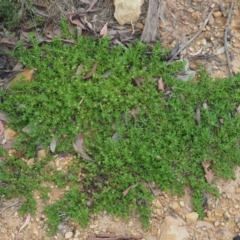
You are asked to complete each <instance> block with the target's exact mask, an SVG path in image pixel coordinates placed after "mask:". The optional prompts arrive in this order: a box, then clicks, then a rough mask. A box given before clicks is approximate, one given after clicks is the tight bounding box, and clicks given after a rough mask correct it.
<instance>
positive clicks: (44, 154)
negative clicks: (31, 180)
mask: <svg viewBox="0 0 240 240" xmlns="http://www.w3.org/2000/svg"><path fill="white" fill-rule="evenodd" d="M46 156H47V152H46V150H44V149H41V150H39V151H38V153H37V157H38V158H43V157H46Z"/></svg>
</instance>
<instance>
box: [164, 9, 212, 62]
mask: <svg viewBox="0 0 240 240" xmlns="http://www.w3.org/2000/svg"><path fill="white" fill-rule="evenodd" d="M212 14H213V8H212V10H211V12H210V13H209V14H208V16H207V18H206V20H205V22H204V23H203V25H202V26H201V28H200V29H199V30H198V32H197V33H196V34H195V35H194V36H193V37H192V38H191V39H189V40H188V41H187V42H186V43H184V44H183V46H182V47H181V48H180V49H179V50H178V51H177V52H176V53H175V54H174V55H173V56H172V58H171V59H170V60H169V61H168V63H171V62H172V61H173V60H174V58H175V57H176V56H177V55H178V54H179V53H180V52H182V51H183V50H184V49H185V48H186V47H187V46H188V45H189V44H190V43H191V42H193V41H194V40H195V39H196V38H197V37H198V35H199V34H200V33H201V32H202V30H203V29H204V28H205V26H206V25H207V23H208V21H209V18H210V17H211V16H212Z"/></svg>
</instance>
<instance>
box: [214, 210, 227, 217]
mask: <svg viewBox="0 0 240 240" xmlns="http://www.w3.org/2000/svg"><path fill="white" fill-rule="evenodd" d="M224 212H225V211H224V210H223V209H216V210H215V211H214V213H215V216H216V217H222V216H223V214H224Z"/></svg>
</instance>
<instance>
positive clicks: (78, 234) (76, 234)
mask: <svg viewBox="0 0 240 240" xmlns="http://www.w3.org/2000/svg"><path fill="white" fill-rule="evenodd" d="M79 236H80V232H79V231H78V230H77V231H76V232H75V234H74V237H75V238H77V237H79Z"/></svg>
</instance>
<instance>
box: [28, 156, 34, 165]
mask: <svg viewBox="0 0 240 240" xmlns="http://www.w3.org/2000/svg"><path fill="white" fill-rule="evenodd" d="M34 163H35V159H34V158H30V159H28V161H27V165H28V166H29V167H32V166H33V165H34Z"/></svg>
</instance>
